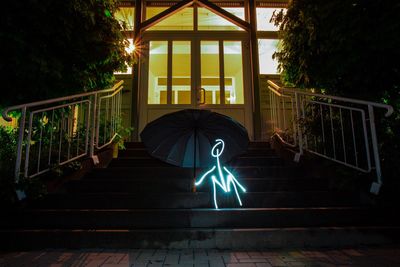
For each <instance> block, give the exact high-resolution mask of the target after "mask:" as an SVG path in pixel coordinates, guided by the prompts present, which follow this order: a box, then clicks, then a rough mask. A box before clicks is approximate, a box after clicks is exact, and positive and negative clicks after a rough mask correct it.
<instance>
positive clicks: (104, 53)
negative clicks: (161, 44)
mask: <svg viewBox="0 0 400 267" xmlns="http://www.w3.org/2000/svg"><path fill="white" fill-rule="evenodd" d="M116 9H117V1H116V0H68V1H55V0H40V1H39V0H24V1H6V2H5V3H3V4H2V13H3V14H2V17H1V19H0V20H1V28H2V30H1V33H0V43H1V44H2V49H1V51H2V53H1V54H2V56H1V58H2V59H1V63H0V73H1V75H2V90H1V93H2V96H1V98H0V106H5V105H11V104H20V103H23V102H30V101H33V100H39V99H48V98H52V97H57V96H65V95H67V94H73V93H77V92H82V91H83V90H84V91H89V90H93V89H101V88H104V87H106V86H108V85H110V83H112V82H113V79H114V77H113V71H115V70H124V69H125V68H126V63H128V62H131V60H132V58H131V56H130V55H129V54H128V53H127V52H126V51H125V47H126V46H128V45H129V43H128V41H127V40H126V39H125V37H124V35H123V33H122V32H121V29H122V28H121V25H120V24H119V22H118V21H117V20H116V19H115V18H114V17H113V14H114V12H115V11H116Z"/></svg>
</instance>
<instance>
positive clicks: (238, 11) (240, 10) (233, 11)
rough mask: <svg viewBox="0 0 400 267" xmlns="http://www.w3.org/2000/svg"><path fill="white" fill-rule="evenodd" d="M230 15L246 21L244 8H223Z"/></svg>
mask: <svg viewBox="0 0 400 267" xmlns="http://www.w3.org/2000/svg"><path fill="white" fill-rule="evenodd" d="M223 9H225V10H226V11H228V12H229V13H231V14H233V15H235V16H236V17H238V18H240V19H242V20H244V19H245V17H244V7H223Z"/></svg>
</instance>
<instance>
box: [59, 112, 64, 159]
mask: <svg viewBox="0 0 400 267" xmlns="http://www.w3.org/2000/svg"><path fill="white" fill-rule="evenodd" d="M59 130H60V138H59V143H58V164H60V163H61V148H62V134H63V130H64V111H63V110H61V121H60V127H59Z"/></svg>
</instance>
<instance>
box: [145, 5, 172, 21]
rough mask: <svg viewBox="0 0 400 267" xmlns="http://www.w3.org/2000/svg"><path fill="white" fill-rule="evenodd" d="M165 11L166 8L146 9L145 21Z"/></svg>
mask: <svg viewBox="0 0 400 267" xmlns="http://www.w3.org/2000/svg"><path fill="white" fill-rule="evenodd" d="M167 9H168V8H167V7H146V20H147V19H150V18H152V17H154V16H155V15H157V14H160V13H161V12H163V11H164V10H167Z"/></svg>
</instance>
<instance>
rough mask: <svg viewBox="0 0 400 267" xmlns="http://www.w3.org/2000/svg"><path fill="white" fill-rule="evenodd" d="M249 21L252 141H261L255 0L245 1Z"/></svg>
mask: <svg viewBox="0 0 400 267" xmlns="http://www.w3.org/2000/svg"><path fill="white" fill-rule="evenodd" d="M246 2H247V5H248V12H249V19H250V26H251V28H250V48H251V58H250V60H251V73H252V81H253V125H254V126H253V127H254V139H255V140H260V139H261V110H260V81H259V73H260V70H259V64H258V40H257V16H256V15H257V14H256V0H248V1H246Z"/></svg>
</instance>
